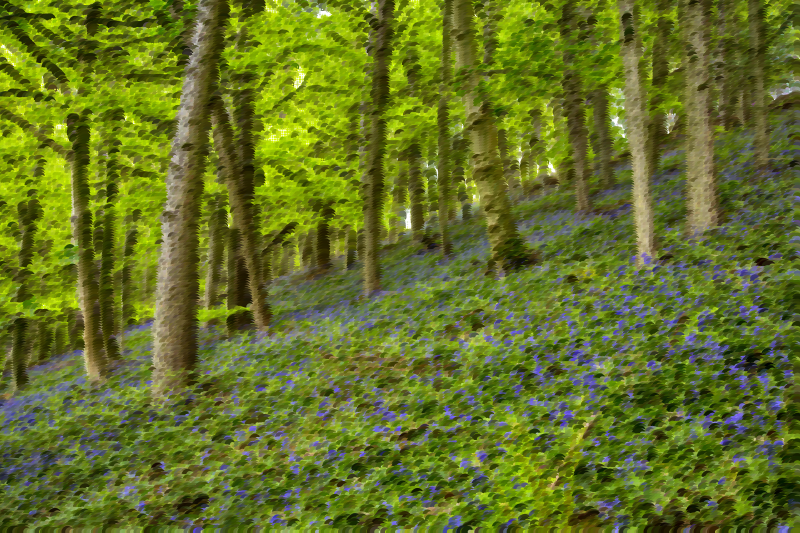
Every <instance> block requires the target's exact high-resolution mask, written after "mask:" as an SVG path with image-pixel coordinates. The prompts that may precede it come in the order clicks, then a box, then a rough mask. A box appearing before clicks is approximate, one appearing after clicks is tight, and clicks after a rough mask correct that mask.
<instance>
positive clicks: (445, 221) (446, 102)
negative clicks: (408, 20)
mask: <svg viewBox="0 0 800 533" xmlns="http://www.w3.org/2000/svg"><path fill="white" fill-rule="evenodd" d="M452 25H453V0H444V3H443V4H442V58H441V72H442V82H441V85H440V86H439V94H440V96H439V110H438V115H437V126H438V129H439V131H438V133H439V138H438V139H437V141H438V147H439V163H438V167H439V168H438V173H439V178H438V179H439V233H440V234H441V237H440V238H441V240H442V246H441V250H442V257H443V258H447V257H449V256H451V255H452V254H453V244H452V242H450V231H449V228H448V225H449V220H450V212H451V210H452V209H451V205H450V198H451V196H452V194H451V192H450V189H451V188H452V185H451V183H450V162H451V157H450V84H451V78H452V76H451V73H452V66H451V65H452V63H451V61H452V55H453V53H452V46H451V41H450V33H451V31H452Z"/></svg>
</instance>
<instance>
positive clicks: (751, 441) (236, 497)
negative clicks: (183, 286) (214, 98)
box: [0, 121, 800, 529]
mask: <svg viewBox="0 0 800 533" xmlns="http://www.w3.org/2000/svg"><path fill="white" fill-rule="evenodd" d="M787 125H788V122H786V121H783V122H774V123H773V127H774V129H775V131H776V132H777V133H776V135H777V136H778V137H779V139H777V140H776V150H777V151H776V154H775V156H776V158H779V157H781V156H780V155H779V153H778V151H780V150H783V149H784V147H785V144H784V143H785V142H786V140H785V138H782V137H785V136H786V134H787V130H786V126H787ZM723 169H724V171H723V172H722V173H721V174H722V175H723V176H728V175H733V176H736V174H738V173H741V172H743V171H744V170H743V169H746V167H742V166H738V165H737V164H736V163H735V162H728V161H725V162H724V164H723ZM728 179H729V178H725V179H724V180H723V181H722V183H721V187H722V189H723V190H725V191H727V192H726V193H725V194H728V195H730V199H729V201H730V202H732V203H738V204H737V205H740V208H739V213H740V218H739V219H735V220H731V221H729V222H728V223H727V224H726V225H725V226H724V227H723V228H722V229H721V230H718V231H715V232H711V233H710V234H709V236H708V237H707V238H704V239H703V240H701V241H699V242H696V243H693V242H688V241H686V240H685V239H683V238H682V237H681V234H680V228H678V227H672V226H665V225H663V222H661V220H663V219H666V218H668V217H669V214H670V212H669V209H668V208H665V209H664V210H662V211H659V212H657V219H658V220H657V222H658V224H657V225H658V234H659V235H663V240H662V242H661V248H662V249H663V251H664V253H665V254H669V255H670V256H671V258H670V259H665V260H664V262H662V263H660V264H656V265H649V266H647V267H646V268H643V269H640V270H636V269H634V268H632V267H631V263H630V259H631V256H632V255H633V253H635V250H634V248H633V246H632V245H633V240H632V238H631V236H630V235H631V233H632V224H631V222H630V220H629V219H630V207H629V206H627V207H626V206H625V204H626V203H627V202H628V200H627V192H626V190H625V189H624V188H621V189H620V190H617V191H612V192H611V193H610V194H608V195H606V198H605V200H603V201H602V202H600V201H598V202H597V205H599V206H601V208H600V210H601V211H603V213H602V214H599V215H593V216H592V217H584V218H577V217H574V216H573V215H571V214H569V213H567V212H565V211H564V210H563V209H561V208H557V207H550V208H548V203H549V202H548V199H550V200H557V199H558V197H559V196H560V195H562V194H563V192H562V191H553V192H551V193H549V194H547V195H545V196H543V197H542V198H538V199H535V200H534V201H532V202H530V204H527V205H526V204H525V203H524V204H523V205H522V206H520V208H519V209H520V213H527V214H526V215H525V216H521V217H520V232H521V234H522V235H523V236H524V237H525V238H526V239H528V240H529V241H530V242H532V243H533V245H534V246H536V247H539V248H541V249H542V251H543V256H544V261H543V263H542V264H541V265H540V266H537V267H534V268H532V269H530V270H527V271H521V272H518V273H515V274H513V275H510V276H507V277H505V278H502V279H499V280H494V279H489V278H486V277H485V276H483V273H482V271H481V268H476V265H474V263H473V261H477V262H478V263H479V264H480V263H481V262H482V261H485V259H486V255H487V254H488V250H487V248H486V244H485V241H484V242H482V241H481V238H480V237H479V235H481V233H479V232H480V231H481V230H480V225H479V223H476V222H474V221H470V222H469V223H465V224H457V225H456V226H455V227H454V231H453V238H454V243H455V249H456V254H457V255H456V257H454V258H453V259H452V260H451V261H450V262H448V263H446V264H444V263H441V261H439V260H438V259H437V258H436V257H435V256H433V255H430V254H429V255H412V253H411V252H412V249H411V248H410V243H409V242H408V240H405V241H401V243H400V245H398V246H396V247H394V248H393V249H391V250H390V251H387V252H386V254H385V259H386V261H385V265H386V279H387V284H386V287H385V288H386V290H385V291H384V292H383V293H382V294H379V295H377V296H376V297H375V298H374V299H371V300H369V301H363V300H358V296H359V295H360V284H359V279H358V273H357V272H354V271H347V272H339V273H331V274H330V275H329V276H327V277H325V278H322V279H320V280H316V281H308V280H301V277H300V275H295V276H290V277H284V278H278V279H277V280H276V284H275V286H274V287H273V298H274V307H273V309H274V312H275V318H276V319H275V322H274V324H273V327H272V328H271V333H270V336H269V337H267V336H265V335H263V334H259V333H253V332H247V333H243V334H242V336H241V337H236V338H233V339H228V340H219V339H220V332H219V331H217V330H211V331H206V330H201V332H200V339H199V341H200V353H199V366H198V381H197V383H196V386H195V387H194V389H193V390H192V391H191V392H190V393H189V394H187V395H183V396H179V397H173V398H170V399H169V400H168V401H167V402H166V403H165V404H160V405H159V404H156V403H155V402H154V401H153V400H152V399H151V398H150V393H149V385H148V383H149V380H150V379H151V376H150V369H149V367H150V365H151V351H152V340H151V337H150V333H151V332H150V330H149V329H148V328H147V327H139V328H135V329H134V330H133V331H131V332H130V333H129V334H128V336H127V337H126V346H127V347H128V348H129V349H130V351H128V352H126V354H125V358H124V361H123V363H122V365H121V366H119V367H117V369H116V370H115V373H114V374H113V375H112V378H111V381H110V383H109V385H108V387H107V388H106V389H94V388H91V387H87V386H86V385H85V383H84V377H83V376H84V370H83V368H82V362H81V361H80V357H78V356H76V354H65V355H63V356H59V357H57V358H54V359H53V360H51V361H50V362H48V363H47V364H46V365H42V366H39V367H34V368H33V369H32V370H31V375H32V379H31V386H30V388H29V389H28V390H26V391H24V393H23V394H19V395H17V396H15V397H14V398H13V399H10V398H5V399H4V403H3V404H2V405H1V406H0V432H2V435H3V438H2V439H1V440H0V456H2V457H3V458H4V462H3V468H2V469H0V487H1V488H0V490H2V491H3V498H2V499H0V523H2V525H3V526H9V525H12V524H16V525H23V524H24V525H26V526H28V527H63V526H65V525H70V526H72V527H100V526H102V525H106V526H110V525H112V522H113V523H114V524H113V526H114V527H125V528H132V527H147V526H152V525H157V526H159V527H165V526H173V527H174V528H176V529H178V528H188V527H199V526H203V527H242V526H249V525H262V526H263V525H267V524H272V525H274V526H275V527H282V528H284V529H285V528H287V527H297V528H320V527H334V528H342V527H367V526H369V525H372V526H382V527H398V528H412V527H414V526H417V525H423V526H425V527H429V528H442V529H443V528H444V527H449V528H453V527H459V526H465V525H471V526H473V527H493V528H499V527H501V525H502V524H508V523H509V521H510V520H512V519H513V525H515V526H519V527H520V528H523V529H531V528H541V527H548V528H552V527H558V528H564V527H565V526H566V527H573V526H578V527H588V526H590V525H595V526H598V527H602V528H611V527H614V526H615V525H616V526H622V525H626V526H629V527H637V528H642V527H644V526H646V525H648V524H651V525H652V524H662V525H663V524H676V523H678V522H679V521H684V524H689V523H691V524H703V525H710V524H718V525H719V524H724V525H725V526H726V527H727V526H746V527H758V526H764V525H766V524H770V525H772V526H776V525H784V526H788V527H797V526H798V525H800V523H798V516H797V511H796V509H794V508H793V507H792V506H791V505H792V504H790V500H791V496H787V493H788V494H791V493H792V492H793V488H792V487H796V486H797V478H796V475H795V474H794V473H793V471H792V470H791V466H790V464H789V463H788V462H787V460H789V459H791V457H792V455H791V452H790V450H788V448H787V446H788V445H789V444H790V443H791V441H792V439H795V440H796V439H798V438H800V435H797V430H796V428H795V429H792V428H790V427H789V426H788V424H784V423H782V422H781V421H782V417H785V416H786V415H785V414H783V411H782V410H783V409H785V405H786V404H785V403H782V402H785V401H786V400H785V398H786V394H787V387H789V386H790V384H791V372H790V366H789V365H791V364H792V359H791V357H794V355H792V351H791V346H792V343H793V342H796V340H797V339H796V337H797V335H796V333H795V332H794V330H795V329H796V328H794V326H793V321H796V315H795V314H793V313H792V305H791V302H792V301H793V300H792V298H795V299H796V294H795V293H796V291H794V292H793V289H792V285H791V281H790V280H791V272H793V261H792V258H793V257H794V255H793V254H794V253H795V252H794V250H793V248H792V246H791V243H790V242H789V237H788V232H787V231H786V230H787V229H788V227H789V225H790V221H791V218H790V217H791V197H790V194H787V191H789V188H788V186H787V185H788V184H789V182H790V180H791V174H790V172H789V171H786V172H784V173H782V174H778V175H775V176H774V177H773V178H772V179H771V180H770V181H769V182H762V183H761V184H760V185H759V187H758V188H755V187H750V186H742V185H741V184H740V186H738V187H729V186H728V185H727V183H728V181H727V180H728ZM733 182H734V183H739V181H738V178H737V179H734V181H733ZM680 187H682V178H681V177H680V176H679V175H675V174H674V173H669V172H664V173H663V174H661V175H659V176H658V177H657V178H656V179H655V180H654V191H655V194H656V196H657V198H658V199H659V200H660V202H658V203H657V205H660V206H661V205H663V206H667V207H669V206H672V207H675V203H674V202H671V203H670V202H667V201H666V199H668V198H673V196H672V194H673V192H674V191H675V190H676V189H680ZM555 203H557V202H555ZM620 204H621V205H620ZM531 205H535V206H537V209H535V210H533V209H531V208H530V206H531ZM677 225H679V224H677ZM567 226H571V227H567ZM554 243H555V244H554ZM624 243H629V244H630V246H629V247H628V248H626V246H625V245H624ZM767 261H769V262H767ZM759 265H763V266H759ZM793 294H794V296H793ZM212 315H214V316H219V317H220V318H221V317H222V316H224V312H220V313H217V314H216V315H215V314H214V313H211V314H208V315H201V319H202V320H205V319H207V318H210V317H211V316H212ZM781 454H782V455H781ZM780 457H783V459H780ZM329 504H330V505H329Z"/></svg>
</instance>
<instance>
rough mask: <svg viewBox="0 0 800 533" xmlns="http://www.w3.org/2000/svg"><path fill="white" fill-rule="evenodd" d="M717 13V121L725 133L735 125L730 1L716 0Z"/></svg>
mask: <svg viewBox="0 0 800 533" xmlns="http://www.w3.org/2000/svg"><path fill="white" fill-rule="evenodd" d="M717 11H718V16H719V23H718V27H719V59H720V68H719V75H720V76H722V79H721V80H720V81H719V87H718V94H719V106H718V108H719V120H720V125H721V126H722V127H723V128H725V131H731V130H732V129H733V127H734V124H735V123H736V100H737V99H736V96H735V81H736V80H735V72H736V71H735V69H734V65H733V61H734V53H733V52H734V50H733V39H732V32H733V30H734V28H735V25H734V24H733V21H734V20H735V18H734V16H733V15H734V13H733V10H732V4H731V0H718V1H717Z"/></svg>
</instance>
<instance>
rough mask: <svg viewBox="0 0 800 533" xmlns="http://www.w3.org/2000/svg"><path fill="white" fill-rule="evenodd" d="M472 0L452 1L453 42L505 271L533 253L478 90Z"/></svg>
mask: <svg viewBox="0 0 800 533" xmlns="http://www.w3.org/2000/svg"><path fill="white" fill-rule="evenodd" d="M473 18H474V17H473V8H472V3H471V1H470V0H454V2H453V33H452V36H453V42H454V43H455V48H456V78H458V79H462V80H463V84H462V87H463V89H464V90H465V97H464V99H465V108H466V109H465V111H466V120H465V130H466V135H468V136H469V139H470V145H471V148H472V154H473V157H472V160H473V165H472V168H473V171H472V177H473V179H474V180H475V183H476V185H477V187H478V193H479V194H480V197H481V205H482V208H483V212H484V216H485V218H486V226H487V233H488V238H489V245H490V248H491V256H492V259H491V261H492V262H493V264H494V265H495V266H496V267H497V268H498V269H501V270H503V271H505V272H508V271H511V270H514V269H516V268H519V267H520V266H522V265H524V264H529V263H530V261H531V258H532V254H531V253H530V251H529V250H528V249H527V247H526V246H525V243H524V241H523V240H522V238H521V237H520V236H519V233H518V231H517V225H516V223H515V221H514V219H513V217H512V215H511V205H510V203H509V200H508V189H507V188H506V187H505V184H504V183H503V176H502V163H501V162H500V157H499V154H498V150H497V128H496V127H495V122H494V117H493V116H492V111H491V105H490V103H489V102H488V101H486V100H482V98H483V97H482V96H479V94H478V91H477V86H478V76H477V74H476V73H475V72H474V71H470V69H473V68H474V67H475V66H476V59H477V58H476V43H475V37H474V35H475V30H474V28H473Z"/></svg>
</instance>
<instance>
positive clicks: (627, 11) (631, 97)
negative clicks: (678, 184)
mask: <svg viewBox="0 0 800 533" xmlns="http://www.w3.org/2000/svg"><path fill="white" fill-rule="evenodd" d="M633 10H634V0H619V16H620V30H621V31H620V33H621V52H622V63H623V68H624V72H625V133H626V136H627V137H628V144H629V145H630V149H631V158H632V160H633V210H634V223H635V225H636V241H637V245H638V253H637V255H636V262H637V265H639V266H642V265H644V264H647V263H648V262H649V261H650V260H652V259H653V258H654V257H655V230H654V226H653V207H652V199H651V193H650V175H649V174H648V173H647V170H648V167H647V157H648V155H647V148H648V145H647V120H646V113H647V111H646V109H647V102H646V98H647V97H646V95H645V94H644V91H643V88H642V82H641V72H640V71H639V53H638V46H637V44H636V34H637V32H638V31H639V28H638V27H637V26H636V21H635V18H634V16H633Z"/></svg>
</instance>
